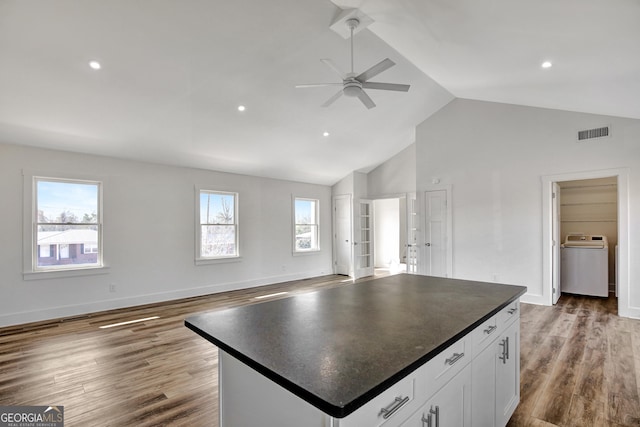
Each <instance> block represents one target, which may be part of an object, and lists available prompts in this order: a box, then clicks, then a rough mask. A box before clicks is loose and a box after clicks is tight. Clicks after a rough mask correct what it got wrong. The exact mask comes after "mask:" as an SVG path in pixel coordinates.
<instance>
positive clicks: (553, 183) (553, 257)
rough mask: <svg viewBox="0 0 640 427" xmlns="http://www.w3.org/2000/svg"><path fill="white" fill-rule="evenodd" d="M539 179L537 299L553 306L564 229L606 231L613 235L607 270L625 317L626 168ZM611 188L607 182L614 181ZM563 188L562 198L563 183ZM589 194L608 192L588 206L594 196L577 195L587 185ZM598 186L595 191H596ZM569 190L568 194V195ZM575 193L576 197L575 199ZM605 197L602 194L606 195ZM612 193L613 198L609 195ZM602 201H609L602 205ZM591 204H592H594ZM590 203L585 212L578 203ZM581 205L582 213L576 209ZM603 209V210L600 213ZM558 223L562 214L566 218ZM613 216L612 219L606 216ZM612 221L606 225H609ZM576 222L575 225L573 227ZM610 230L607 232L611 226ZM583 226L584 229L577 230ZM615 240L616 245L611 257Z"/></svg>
mask: <svg viewBox="0 0 640 427" xmlns="http://www.w3.org/2000/svg"><path fill="white" fill-rule="evenodd" d="M542 183H543V212H545V215H543V287H542V295H540V297H541V298H540V302H541V303H543V304H546V305H553V304H555V303H556V302H557V300H558V298H559V296H560V294H561V292H562V289H561V268H562V266H561V253H560V252H561V250H560V245H561V243H562V240H563V239H564V238H566V235H567V234H568V233H570V232H576V233H583V234H588V233H587V231H590V232H591V233H592V234H605V233H608V234H611V235H612V239H611V240H613V243H614V244H613V245H612V243H609V244H610V245H612V246H613V247H612V248H611V249H612V251H611V254H610V255H609V256H610V260H611V258H613V259H612V261H610V264H613V266H614V268H613V269H612V270H611V272H610V273H609V274H610V276H609V277H610V278H611V279H610V280H613V281H614V283H616V284H617V290H618V314H619V315H621V316H628V314H626V313H627V312H628V310H627V308H628V301H629V299H628V292H629V283H628V274H627V269H628V239H627V235H628V216H627V210H628V208H627V206H628V190H627V189H628V171H627V170H626V169H611V170H602V171H592V172H580V173H571V174H562V175H553V176H545V177H543V178H542ZM614 185H615V187H612V186H614ZM562 187H565V190H566V191H568V192H569V194H568V195H567V197H565V198H564V199H563V196H562V194H563V188H562ZM590 187H591V188H592V191H593V192H594V193H597V192H598V191H600V192H602V191H603V190H605V191H604V192H605V193H608V195H607V196H606V197H605V199H603V200H605V201H606V202H602V203H603V204H600V205H592V206H584V205H589V204H590V203H591V202H592V201H593V202H594V203H600V202H595V200H594V199H598V197H600V195H597V194H587V197H586V199H585V198H584V197H582V196H584V194H582V195H581V194H580V193H589V192H590V190H589V188H590ZM612 188H613V189H614V191H613V192H611V190H612ZM598 189H599V190H598ZM571 193H573V194H571ZM576 195H579V196H580V197H577V198H576ZM607 197H608V198H607ZM612 198H613V200H612ZM605 203H606V204H608V205H609V206H605ZM614 204H615V207H616V210H615V214H613V215H614V216H615V218H611V216H612V213H611V209H610V208H611V207H612V205H614ZM594 206H595V207H594ZM589 207H590V208H591V209H590V210H591V211H592V213H590V214H588V215H585V213H584V210H587V209H582V208H589ZM581 209H582V212H581ZM605 211H606V212H607V213H605ZM567 216H568V218H567V221H565V224H564V226H563V224H562V219H563V217H567ZM613 219H615V222H614V221H612V220H613ZM613 223H614V224H615V225H614V226H612V224H613ZM576 227H577V228H576ZM612 227H613V228H614V231H611V228H612ZM578 228H585V230H578ZM615 243H617V247H618V251H617V252H618V256H617V261H616V259H615V258H616V255H615V252H616V251H615V246H616V245H615Z"/></svg>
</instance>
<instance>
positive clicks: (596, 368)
mask: <svg viewBox="0 0 640 427" xmlns="http://www.w3.org/2000/svg"><path fill="white" fill-rule="evenodd" d="M521 307H522V308H521V323H520V332H521V356H520V368H521V375H520V381H521V384H520V394H521V396H520V405H519V406H518V408H517V409H516V412H515V414H514V415H513V417H512V418H511V420H510V422H509V424H508V426H510V427H516V426H576V427H583V426H597V427H600V426H611V427H613V426H640V398H639V397H638V396H639V394H640V320H633V319H626V318H621V317H618V316H617V314H616V313H617V299H616V298H615V297H609V298H608V299H607V298H597V297H587V296H579V295H566V294H563V295H562V296H561V297H560V300H559V301H558V304H557V305H555V306H553V307H544V306H537V305H530V304H521Z"/></svg>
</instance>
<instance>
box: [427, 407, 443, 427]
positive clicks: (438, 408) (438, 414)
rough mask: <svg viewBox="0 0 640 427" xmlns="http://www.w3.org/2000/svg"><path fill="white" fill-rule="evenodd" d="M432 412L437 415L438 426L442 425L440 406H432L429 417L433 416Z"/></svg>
mask: <svg viewBox="0 0 640 427" xmlns="http://www.w3.org/2000/svg"><path fill="white" fill-rule="evenodd" d="M431 414H433V415H435V416H436V427H440V407H439V406H438V405H436V409H435V410H434V409H433V406H432V407H431V409H429V417H431Z"/></svg>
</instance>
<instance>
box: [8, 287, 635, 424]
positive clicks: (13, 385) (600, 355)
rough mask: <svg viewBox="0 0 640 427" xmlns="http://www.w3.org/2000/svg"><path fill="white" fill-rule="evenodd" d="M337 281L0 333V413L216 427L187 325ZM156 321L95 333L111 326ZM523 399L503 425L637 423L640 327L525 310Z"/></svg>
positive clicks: (590, 313)
mask: <svg viewBox="0 0 640 427" xmlns="http://www.w3.org/2000/svg"><path fill="white" fill-rule="evenodd" d="M345 279H346V277H344V276H325V277H320V278H314V279H308V280H301V281H295V282H288V283H282V284H277V285H271V286H265V287H261V288H253V289H248V290H240V291H233V292H226V293H223V294H217V295H210V296H205V297H197V298H189V299H185V300H180V301H174V302H168V303H162V304H153V305H147V306H141V307H135V308H130V309H122V310H114V311H109V312H104V313H97V314H93V315H90V316H84V317H78V318H73V319H64V320H61V321H55V322H42V323H35V324H29V325H21V326H15V327H9V328H3V329H0V405H61V406H64V410H65V421H66V424H65V425H66V426H68V427H73V426H134V425H135V426H167V425H175V426H203V427H204V426H217V425H218V419H217V414H218V404H217V398H218V396H217V362H218V355H217V350H216V348H215V347H214V346H212V345H211V344H210V343H208V342H206V341H205V340H203V339H202V338H200V337H198V336H197V335H196V334H194V333H193V332H191V331H189V330H188V329H187V328H186V327H184V324H183V321H184V318H185V317H187V316H189V315H191V314H194V313H197V312H201V311H207V310H212V309H217V308H224V307H232V306H238V305H243V304H250V303H254V302H256V301H257V300H255V299H254V298H255V297H256V296H260V295H266V294H272V293H276V292H289V293H288V294H287V295H282V296H280V297H285V296H290V295H292V294H296V293H302V292H309V291H314V290H318V289H322V288H328V287H335V286H348V285H349V284H350V283H352V281H351V280H347V281H345ZM151 316H160V317H159V318H158V319H154V320H149V321H145V322H141V323H135V324H129V325H123V326H118V327H112V328H108V329H99V326H104V325H109V324H113V323H116V322H122V321H128V320H134V319H140V318H147V317H151ZM521 345H522V352H521V353H522V359H521V367H522V386H521V394H522V396H521V402H520V406H519V407H518V409H517V410H516V413H515V414H514V416H513V417H512V420H511V421H510V423H509V426H554V425H557V426H639V425H640V399H639V398H638V394H639V390H638V386H639V385H640V321H638V320H630V319H622V318H619V317H617V316H616V315H615V300H614V299H610V300H604V299H598V298H588V297H573V296H563V297H562V298H561V299H560V302H559V304H558V305H556V306H554V307H542V306H534V305H527V304H522V317H521Z"/></svg>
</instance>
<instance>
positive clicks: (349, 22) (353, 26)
mask: <svg viewBox="0 0 640 427" xmlns="http://www.w3.org/2000/svg"><path fill="white" fill-rule="evenodd" d="M358 25H360V20H358V18H351V19H347V26H348V27H349V29H350V30H351V37H350V38H351V74H355V73H354V71H353V30H355V29H356V28H358Z"/></svg>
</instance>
